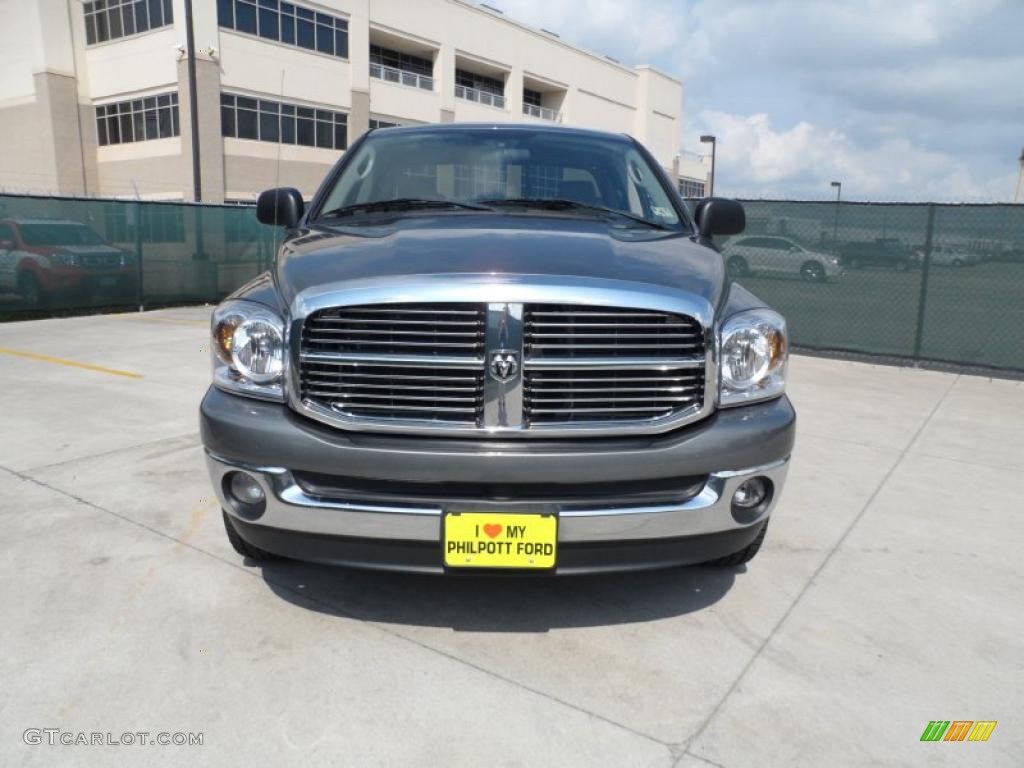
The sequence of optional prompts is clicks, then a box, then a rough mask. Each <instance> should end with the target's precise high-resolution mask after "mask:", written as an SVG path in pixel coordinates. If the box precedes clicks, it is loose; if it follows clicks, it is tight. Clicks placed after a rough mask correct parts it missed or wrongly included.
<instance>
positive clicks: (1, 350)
mask: <svg viewBox="0 0 1024 768" xmlns="http://www.w3.org/2000/svg"><path fill="white" fill-rule="evenodd" d="M0 354H4V355H14V356H15V357H25V358H28V359H29V360H39V361H40V362H43V363H56V364H57V365H67V366H70V367H71V368H81V369H83V370H86V371H97V372H99V373H109V374H110V375H111V376H124V377H125V378H128V379H141V378H142V374H141V373H132V372H131V371H119V370H117V369H116V368H104V367H103V366H102V365H90V364H89V363H79V362H78V361H77V360H66V359H64V358H63V357H50V356H49V355H40V354H38V353H36V352H25V351H24V350H21V349H8V348H7V347H0Z"/></svg>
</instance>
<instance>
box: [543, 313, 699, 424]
mask: <svg viewBox="0 0 1024 768" xmlns="http://www.w3.org/2000/svg"><path fill="white" fill-rule="evenodd" d="M523 320H524V328H523V352H524V355H525V369H526V370H525V374H524V379H523V411H524V412H523V418H524V422H525V423H526V425H527V427H530V426H541V425H545V424H580V423H587V422H608V421H613V422H627V421H628V422H643V421H649V420H657V419H667V418H670V417H672V416H673V415H674V414H678V413H680V412H682V411H687V410H692V411H699V410H700V409H701V408H702V406H703V403H704V365H705V353H706V350H705V345H704V329H703V327H702V326H701V324H700V323H699V322H697V321H696V320H695V319H694V318H692V317H688V316H686V315H676V314H670V313H667V312H654V311H647V310H638V309H620V308H615V307H591V306H573V305H554V304H539V305H535V304H528V305H526V307H525V309H524V313H523Z"/></svg>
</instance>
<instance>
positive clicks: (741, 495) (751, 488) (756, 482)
mask: <svg viewBox="0 0 1024 768" xmlns="http://www.w3.org/2000/svg"><path fill="white" fill-rule="evenodd" d="M767 498H768V482H767V481H766V480H765V479H764V478H763V477H752V478H750V479H749V480H744V481H743V483H741V484H740V487H739V488H737V489H736V493H734V494H733V495H732V508H733V509H734V510H736V511H738V512H747V511H749V510H752V509H756V508H757V507H759V506H761V504H763V503H764V501H765V499H767Z"/></svg>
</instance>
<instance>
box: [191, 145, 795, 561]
mask: <svg viewBox="0 0 1024 768" xmlns="http://www.w3.org/2000/svg"><path fill="white" fill-rule="evenodd" d="M257 216H258V217H259V219H260V221H262V222H264V223H271V224H277V225H280V226H282V227H284V228H285V236H284V242H283V244H282V246H281V249H280V253H279V254H278V257H277V259H276V263H275V265H274V268H273V269H272V270H271V271H270V272H269V273H266V274H263V275H261V276H259V277H257V278H256V279H255V280H253V281H252V282H250V283H249V284H248V285H245V286H244V287H242V288H241V289H239V290H238V291H236V292H235V293H234V294H233V295H232V296H230V297H229V298H228V299H226V300H225V301H224V302H223V303H221V304H220V305H219V306H218V307H217V309H216V310H215V312H214V313H213V319H212V337H213V340H212V345H213V386H212V387H210V389H209V391H208V392H207V394H206V396H205V398H204V399H203V402H202V405H201V408H200V421H201V428H202V439H203V443H204V445H205V448H206V456H207V462H208V466H209V471H210V476H211V478H212V481H213V486H214V489H215V490H216V493H217V495H218V497H219V499H220V502H221V505H222V506H223V509H224V523H225V526H226V529H227V535H228V538H229V540H230V542H231V544H232V545H233V546H234V548H235V550H236V551H237V552H238V553H239V554H240V555H243V556H245V557H248V558H250V559H251V560H253V561H260V560H264V559H266V558H270V557H273V556H284V557H291V558H297V559H302V560H310V561H316V562H323V563H334V564H341V565H353V566H363V567H369V568H384V569H398V570H408V571H422V572H437V573H449V574H453V573H464V572H478V573H479V572H483V571H489V572H490V571H501V572H514V573H518V572H538V573H549V574H568V573H583V572H595V571H609V570H625V569H634V568H652V567H659V566H669V565H679V564H693V563H714V564H717V565H724V566H736V565H739V564H741V563H745V562H747V561H748V560H750V559H751V558H752V557H753V556H754V555H755V554H756V553H757V551H758V549H759V548H760V546H761V543H762V541H763V540H764V536H765V530H766V527H767V524H768V518H769V515H770V514H771V512H772V509H773V507H774V505H775V504H776V502H777V501H778V499H779V495H780V493H781V492H782V486H783V482H784V480H785V477H786V471H787V467H788V461H789V457H790V453H791V451H792V447H793V435H794V426H795V414H794V412H793V408H792V406H791V405H790V402H789V400H788V398H787V397H786V395H785V378H786V361H787V353H788V345H787V336H786V325H785V321H784V320H783V318H782V317H781V316H780V315H778V314H777V313H776V312H774V311H772V310H771V309H769V308H767V307H766V306H765V305H764V304H763V302H761V301H760V300H758V299H757V298H756V297H755V296H753V295H752V294H751V293H750V292H748V291H747V290H745V289H744V288H743V287H742V286H740V285H739V284H738V283H736V282H733V281H732V280H731V279H730V278H729V276H728V275H727V274H726V270H725V268H724V265H723V262H722V257H721V255H720V254H719V252H718V251H717V250H715V248H714V247H713V244H712V237H713V236H714V235H726V234H736V233H738V232H740V231H742V229H743V226H744V215H743V209H742V207H741V206H740V205H739V204H737V203H735V202H733V201H730V200H724V199H719V198H712V199H708V200H704V201H702V202H701V203H700V204H699V205H698V206H697V207H696V210H695V212H694V215H693V216H692V217H691V216H690V214H689V213H688V212H687V210H686V208H685V207H684V205H683V203H682V200H681V199H680V198H679V196H678V195H677V194H676V193H675V191H674V190H673V186H672V183H671V182H670V180H669V178H668V176H667V175H666V174H665V172H664V171H663V170H662V169H661V167H660V166H659V165H658V164H657V162H656V161H655V160H654V159H653V158H652V157H651V155H650V154H649V153H648V152H647V150H645V149H644V147H642V146H641V145H640V144H638V143H637V142H636V141H634V140H633V139H631V138H629V137H627V136H621V135H612V134H605V133H599V132H594V131H585V130H577V129H569V128H564V127H554V126H552V127H540V126H533V125H531V126H509V125H444V126H437V125H434V126H422V127H410V128H386V129H380V130H375V131H371V132H370V133H368V134H366V135H365V136H364V137H362V138H361V139H360V140H359V141H358V142H356V143H355V144H354V145H353V146H352V147H351V148H350V149H349V150H348V151H347V152H346V153H345V155H344V156H343V157H342V159H341V160H340V161H339V162H338V163H337V165H336V166H335V167H334V169H333V170H332V171H331V172H330V174H329V175H328V177H327V179H326V180H325V181H324V183H323V184H322V186H321V188H320V190H319V191H318V192H317V193H316V195H315V197H314V198H313V200H312V201H311V202H310V203H309V205H308V207H307V205H306V204H305V203H304V201H303V200H302V197H301V195H300V194H299V193H298V192H297V191H295V190H294V189H290V188H282V189H274V190H269V191H267V192H264V193H263V194H262V195H261V196H260V198H259V202H258V205H257Z"/></svg>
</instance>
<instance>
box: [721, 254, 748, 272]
mask: <svg viewBox="0 0 1024 768" xmlns="http://www.w3.org/2000/svg"><path fill="white" fill-rule="evenodd" d="M725 266H726V269H728V270H729V274H730V275H732V276H733V277H746V276H747V275H749V274H750V267H749V266H748V265H747V260H746V259H744V258H743V257H742V256H730V257H729V261H727V262H726V264H725Z"/></svg>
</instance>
